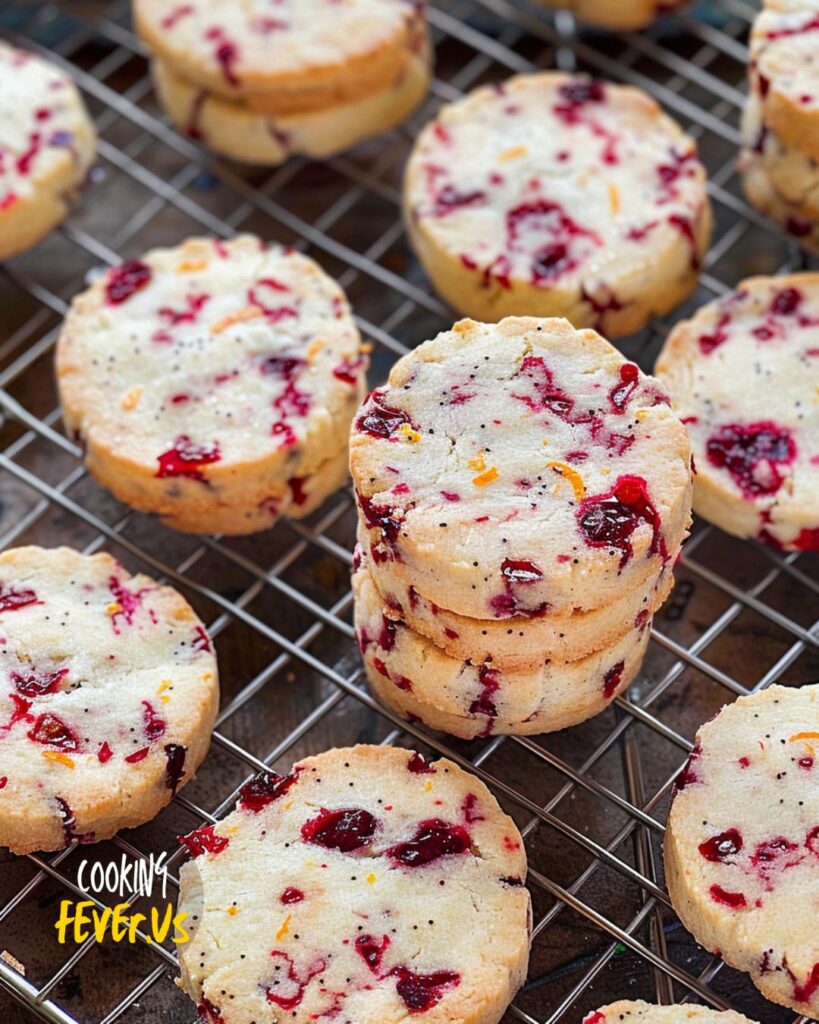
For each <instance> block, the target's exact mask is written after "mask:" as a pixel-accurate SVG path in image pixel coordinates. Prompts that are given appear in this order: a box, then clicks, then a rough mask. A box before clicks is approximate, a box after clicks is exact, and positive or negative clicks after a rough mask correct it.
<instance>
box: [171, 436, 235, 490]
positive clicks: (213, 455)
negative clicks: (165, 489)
mask: <svg viewBox="0 0 819 1024" xmlns="http://www.w3.org/2000/svg"><path fill="white" fill-rule="evenodd" d="M221 458H222V453H221V451H220V450H219V445H218V444H217V443H215V442H214V443H213V444H200V445H197V444H194V443H193V441H192V440H191V439H190V437H188V435H187V434H180V435H179V437H177V439H176V440H175V441H174V443H173V447H172V448H169V449H168V451H166V452H163V453H162V454H161V455H160V456H158V459H157V461H158V462H159V469H158V470H157V471H156V475H157V476H158V477H160V479H162V478H165V477H175V476H181V477H186V478H187V479H188V480H200V481H201V480H204V479H205V474H204V473H203V472H202V470H201V467H202V466H209V465H210V464H211V463H213V462H218V461H219V460H220V459H221Z"/></svg>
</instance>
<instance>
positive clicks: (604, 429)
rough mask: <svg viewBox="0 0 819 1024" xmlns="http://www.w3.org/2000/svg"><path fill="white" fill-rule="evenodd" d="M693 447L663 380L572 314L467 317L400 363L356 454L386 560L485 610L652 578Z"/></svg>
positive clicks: (375, 545)
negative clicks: (579, 327)
mask: <svg viewBox="0 0 819 1024" xmlns="http://www.w3.org/2000/svg"><path fill="white" fill-rule="evenodd" d="M689 461H690V448H689V443H688V438H687V436H686V432H685V428H684V427H683V425H682V424H681V423H680V421H679V420H678V419H677V417H676V415H675V414H674V413H673V412H672V410H671V408H670V406H669V399H668V395H667V393H666V392H665V390H664V389H663V387H662V386H661V385H660V384H659V382H658V381H656V380H654V379H653V378H651V377H646V376H644V375H643V374H642V373H641V372H640V370H639V369H638V367H637V366H636V365H635V364H634V363H627V362H626V361H625V360H624V359H623V357H622V356H621V355H620V353H619V352H617V350H616V349H614V348H613V347H612V346H611V345H609V343H608V342H606V341H604V340H603V338H601V337H600V335H598V334H596V333H595V332H594V331H591V330H585V331H575V330H574V329H573V328H572V326H571V325H570V324H569V323H567V322H566V321H565V320H536V319H531V318H514V317H510V318H508V319H506V320H503V321H502V322H501V323H500V324H479V323H475V322H474V321H472V320H463V321H461V322H460V323H458V324H456V325H455V327H454V329H453V330H452V331H448V332H445V333H443V334H440V335H439V336H438V337H437V338H436V339H435V340H433V341H428V342H425V343H424V344H423V345H421V346H420V347H419V348H417V349H415V350H414V351H413V352H411V353H410V354H409V355H407V356H405V357H404V358H403V359H401V360H399V362H398V363H397V364H396V365H395V366H394V367H393V369H392V371H391V373H390V377H389V383H388V385H387V386H386V387H383V388H379V389H378V390H376V391H375V392H373V394H372V395H370V397H369V399H368V400H367V402H366V403H365V404H364V406H363V408H362V409H361V411H360V412H359V413H358V415H357V416H356V418H355V421H354V424H353V434H352V441H351V467H352V474H353V480H354V483H355V486H356V491H357V500H358V505H359V509H360V513H361V519H362V523H363V525H364V526H365V527H366V530H367V543H368V546H369V550H370V551H371V553H372V557H373V561H374V562H375V563H376V571H377V569H378V566H379V565H380V564H382V563H383V562H385V561H387V560H391V561H392V562H393V563H394V564H393V566H392V567H391V568H392V572H393V574H394V578H398V579H400V580H401V582H402V583H403V585H404V587H405V588H407V587H409V586H413V587H415V589H416V590H417V591H418V593H420V594H422V595H423V596H424V597H425V598H426V599H427V600H428V601H432V602H434V603H435V604H436V605H438V606H439V607H441V608H447V609H449V610H450V611H453V612H456V613H458V614H459V615H466V616H469V617H471V618H475V619H511V618H514V617H524V616H541V615H544V614H546V613H548V614H552V615H565V614H568V613H570V612H571V611H572V610H573V609H575V608H582V609H584V610H589V609H594V608H600V607H602V606H604V605H606V604H608V603H609V602H611V601H612V600H616V599H618V598H621V597H622V595H623V593H624V592H626V591H629V590H631V589H633V588H635V587H638V586H639V587H645V593H649V592H650V591H651V590H652V589H653V586H654V582H655V580H656V576H657V573H658V572H659V570H660V568H661V567H662V566H663V565H664V564H668V563H669V562H671V561H672V560H673V558H674V557H675V556H676V554H677V552H678V550H679V548H680V544H681V543H682V540H683V538H684V537H685V534H686V530H687V528H688V525H689V520H690V500H691V479H690V469H689Z"/></svg>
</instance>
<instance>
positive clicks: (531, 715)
mask: <svg viewBox="0 0 819 1024" xmlns="http://www.w3.org/2000/svg"><path fill="white" fill-rule="evenodd" d="M353 593H354V595H355V627H356V637H357V639H358V644H359V647H360V649H361V653H362V656H363V659H364V667H365V669H366V671H367V679H368V680H369V683H370V688H371V689H372V690H373V692H374V693H375V694H376V696H377V697H378V698H379V699H380V700H381V701H383V703H384V704H386V705H387V707H390V708H392V709H393V710H394V711H396V712H397V713H398V714H400V715H403V716H404V717H405V718H409V719H411V720H420V721H422V722H423V723H424V724H425V725H427V726H429V727H430V728H432V729H440V730H441V731H442V732H447V733H450V734H451V735H453V736H460V737H461V738H463V739H474V738H475V737H476V736H494V735H506V734H516V735H527V734H534V733H544V732H556V731H557V730H559V729H566V728H568V727H569V726H570V725H577V724H578V723H579V722H584V721H586V719H588V718H591V717H592V716H594V715H596V714H599V713H600V712H601V711H603V710H604V709H605V708H606V707H608V705H609V704H610V703H611V702H612V701H613V700H614V698H615V697H616V696H617V695H618V694H620V693H622V692H623V691H624V690H626V689H627V687H628V686H629V685H630V684H631V682H632V681H633V679H634V677H635V676H636V675H637V673H638V671H639V669H640V665H641V663H642V660H643V655H644V654H645V650H646V647H647V646H648V641H649V633H650V627H651V617H650V616H649V617H648V618H646V619H645V620H642V621H641V622H640V624H639V625H638V626H634V625H631V626H630V628H629V630H628V632H627V633H626V634H625V635H624V636H622V637H619V638H617V639H616V640H615V641H614V642H613V643H612V644H611V645H610V646H609V647H606V648H604V649H603V650H600V651H597V652H595V653H594V654H591V655H589V656H588V657H586V658H582V659H581V660H579V661H569V662H564V661H549V660H547V659H546V658H544V657H543V656H541V658H540V664H539V665H538V666H537V667H534V668H527V669H524V670H517V671H510V670H507V669H501V668H499V667H498V666H497V665H496V664H495V663H494V661H485V662H481V661H479V660H478V659H477V658H472V659H461V658H452V657H450V656H449V655H448V654H445V653H444V652H443V651H441V650H440V649H439V648H438V647H436V646H435V644H433V643H432V642H431V641H430V640H428V639H427V638H426V637H424V636H422V635H421V634H419V633H416V632H415V631H414V630H412V629H410V628H409V627H408V626H407V625H406V624H405V623H404V622H403V621H402V620H401V619H400V618H397V617H396V612H395V609H392V608H390V607H389V606H387V605H385V603H384V601H383V599H382V598H381V595H380V594H379V593H378V591H377V590H376V588H375V585H374V583H373V580H372V577H371V575H370V573H369V571H368V568H367V562H366V561H364V562H362V563H360V565H359V568H358V569H357V571H356V572H355V573H354V574H353Z"/></svg>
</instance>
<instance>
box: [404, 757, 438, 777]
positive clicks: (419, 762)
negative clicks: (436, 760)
mask: <svg viewBox="0 0 819 1024" xmlns="http://www.w3.org/2000/svg"><path fill="white" fill-rule="evenodd" d="M407 771H408V772H412V774H413V775H434V774H435V771H436V769H435V766H434V765H431V764H430V763H429V762H428V761H427V759H426V758H425V757H424V755H423V754H419V753H418V752H417V751H416V752H415V753H414V754H413V755H412V757H411V758H410V759H409V761H407Z"/></svg>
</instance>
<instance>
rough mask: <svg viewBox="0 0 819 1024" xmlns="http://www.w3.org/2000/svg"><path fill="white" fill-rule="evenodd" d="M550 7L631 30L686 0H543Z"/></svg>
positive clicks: (603, 25)
mask: <svg viewBox="0 0 819 1024" xmlns="http://www.w3.org/2000/svg"><path fill="white" fill-rule="evenodd" d="M538 2H539V3H542V4H543V5H544V6H548V7H551V8H554V7H565V8H567V9H568V10H570V11H571V12H572V14H574V15H575V16H576V17H578V18H579V19H580V20H581V21H584V22H586V24H588V25H599V26H600V27H601V28H605V29H609V30H610V31H612V32H635V31H637V30H639V29H641V28H648V26H649V25H651V24H652V22H654V21H656V20H657V18H659V17H660V16H661V15H662V14H666V13H667V12H669V11H674V10H677V9H678V8H680V7H683V6H685V4H686V2H687V0H659V2H658V0H628V2H627V3H618V0H562V2H560V3H551V2H549V3H548V4H547V3H546V0H538Z"/></svg>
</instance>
